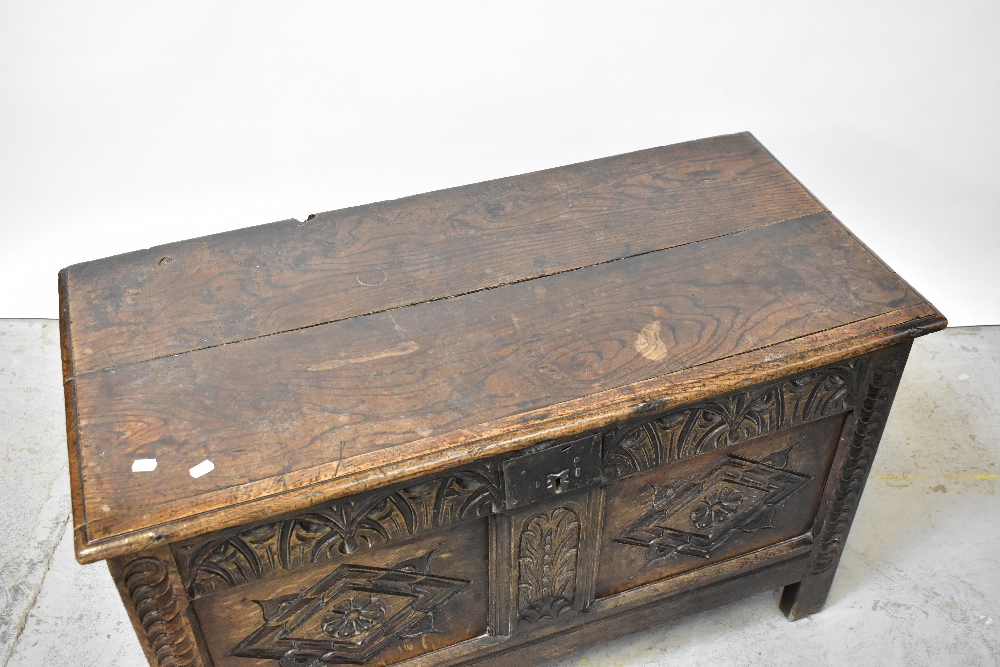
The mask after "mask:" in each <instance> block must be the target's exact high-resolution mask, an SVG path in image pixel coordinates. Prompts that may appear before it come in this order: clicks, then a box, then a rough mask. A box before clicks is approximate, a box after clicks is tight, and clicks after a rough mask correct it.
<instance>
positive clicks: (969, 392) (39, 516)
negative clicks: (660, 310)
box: [0, 320, 1000, 667]
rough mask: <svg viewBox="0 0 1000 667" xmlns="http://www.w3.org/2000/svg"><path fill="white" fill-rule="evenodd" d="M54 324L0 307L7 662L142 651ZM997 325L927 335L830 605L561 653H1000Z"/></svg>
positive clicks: (699, 622) (594, 657) (748, 659)
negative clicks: (120, 591) (4, 312)
mask: <svg viewBox="0 0 1000 667" xmlns="http://www.w3.org/2000/svg"><path fill="white" fill-rule="evenodd" d="M58 338H59V336H58V326H57V324H56V323H55V322H53V321H50V320H0V452H2V456H3V465H2V469H0V471H2V478H3V484H2V488H0V526H2V529H3V533H2V535H3V539H0V666H2V665H9V666H11V667H13V666H19V667H20V666H29V667H46V666H48V665H58V666H60V667H62V666H70V667H75V666H85V667H90V666H94V667H105V666H107V667H110V666H114V667H131V666H136V667H139V666H141V665H145V664H146V663H145V661H144V658H143V655H142V652H141V650H140V649H139V645H138V643H137V641H136V639H135V637H134V636H133V634H132V628H131V625H130V624H129V622H128V619H127V617H126V616H125V612H124V610H123V609H122V607H121V603H120V602H119V600H118V598H117V594H116V593H115V591H114V587H113V585H112V582H111V579H110V576H109V575H108V572H107V569H106V568H105V567H104V565H103V564H96V565H87V566H81V565H78V564H77V563H76V561H75V560H74V559H73V539H72V535H71V523H70V521H69V506H70V505H69V487H68V476H67V470H66V455H65V442H66V441H65V435H64V431H63V416H62V409H63V405H62V400H63V399H62V391H61V388H60V370H59V343H58ZM998 395H1000V327H969V328H960V329H948V330H946V331H943V332H940V333H936V334H933V335H931V336H928V337H926V338H922V339H919V340H918V341H917V342H916V343H915V346H914V350H913V354H912V356H911V357H910V363H909V365H908V366H907V369H906V374H905V375H904V377H903V384H902V387H901V388H900V391H899V395H898V398H897V400H896V405H895V407H894V408H893V412H892V416H891V418H890V420H889V424H888V428H887V431H886V435H885V438H884V439H883V442H882V447H881V450H880V453H879V456H878V458H877V460H876V462H875V468H874V470H873V472H872V476H871V479H870V481H869V485H868V490H867V491H866V493H865V496H864V498H863V499H862V503H861V508H860V510H859V512H858V518H857V520H856V522H855V527H854V530H853V532H852V534H851V538H850V540H849V542H848V544H847V549H846V552H845V554H844V557H843V561H842V562H841V566H840V571H839V573H838V575H837V579H836V582H835V583H834V587H833V591H832V593H831V595H830V600H829V603H828V604H827V608H826V609H825V610H824V611H823V612H822V613H820V614H817V615H815V616H813V617H811V618H808V619H805V620H803V621H799V622H798V623H789V622H788V621H786V620H785V619H784V617H783V616H782V615H781V614H780V613H779V612H778V608H777V592H776V591H775V592H771V593H765V594H763V595H759V596H756V597H754V598H750V599H747V600H743V601H741V602H737V603H734V604H731V605H729V606H727V607H722V608H720V609H716V610H713V611H711V612H705V613H703V614H699V615H696V616H692V617H689V618H687V619H684V620H683V621H680V622H675V623H671V624H668V625H665V626H663V627H661V628H658V629H656V630H653V631H649V632H644V633H641V634H636V635H633V636H631V637H626V638H624V639H621V640H618V641H616V642H613V643H610V644H607V645H605V646H602V647H600V648H597V649H592V650H589V651H585V652H580V653H579V654H575V655H572V656H569V657H567V658H564V659H563V660H561V661H559V662H557V663H555V665H553V667H570V666H571V665H582V664H586V665H587V666H588V667H612V666H615V667H619V666H621V667H625V666H638V665H668V664H669V665H706V666H707V665H711V666H712V667H720V666H724V665H795V666H796V667H798V666H799V665H801V664H821V665H848V664H853V665H963V666H966V665H968V666H971V665H997V664H1000V497H998V495H997V488H998V486H1000V416H998V413H1000V401H998V399H997V397H998Z"/></svg>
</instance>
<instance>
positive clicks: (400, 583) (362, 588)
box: [229, 554, 469, 667]
mask: <svg viewBox="0 0 1000 667" xmlns="http://www.w3.org/2000/svg"><path fill="white" fill-rule="evenodd" d="M429 556H430V554H428V555H426V556H424V557H423V558H420V559H416V560H412V561H407V562H405V563H400V564H399V565H397V566H395V567H394V568H391V569H386V568H379V567H363V566H360V565H341V566H340V567H338V568H337V569H336V570H334V571H333V572H331V573H330V574H328V575H327V576H325V577H323V579H321V580H320V581H318V582H316V584H314V585H313V586H312V587H311V588H309V589H308V590H307V591H305V592H303V593H300V594H298V595H287V596H283V597H280V598H275V599H273V600H259V601H257V604H259V605H260V608H261V611H262V612H263V614H264V624H263V625H262V626H261V627H260V628H258V629H257V630H256V631H254V632H253V633H252V634H251V635H250V636H249V637H247V638H246V639H244V640H243V641H242V642H240V643H239V645H238V646H236V647H235V648H234V649H233V650H232V651H230V652H229V654H230V655H234V656H239V657H243V658H270V659H277V660H279V665H281V667H289V666H291V665H295V666H300V667H321V666H324V665H341V664H345V663H347V664H356V665H361V664H364V663H366V662H368V661H369V660H371V659H372V658H373V657H374V656H376V655H378V654H379V653H381V652H382V651H384V650H386V649H387V648H390V647H391V646H395V645H396V644H398V643H399V642H401V641H402V640H403V639H407V638H415V637H420V636H421V635H425V634H428V633H431V632H436V631H437V630H436V629H435V628H434V612H435V611H437V610H438V609H440V608H441V606H442V605H444V604H445V603H446V602H447V601H448V600H450V599H451V598H452V597H454V596H455V595H456V594H458V593H459V591H461V590H462V589H463V588H465V587H466V586H467V585H468V584H469V582H468V581H465V580H462V579H451V578H448V577H439V576H436V575H432V574H430V573H429V572H428V558H429Z"/></svg>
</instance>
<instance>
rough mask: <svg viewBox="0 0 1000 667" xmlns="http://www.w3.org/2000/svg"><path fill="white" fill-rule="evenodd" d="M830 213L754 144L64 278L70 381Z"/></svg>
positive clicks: (424, 198)
mask: <svg viewBox="0 0 1000 667" xmlns="http://www.w3.org/2000/svg"><path fill="white" fill-rule="evenodd" d="M822 210H824V209H823V206H822V205H821V204H820V203H819V202H817V201H816V199H815V198H814V197H812V195H810V194H809V193H808V192H807V191H806V190H805V189H803V188H802V187H801V186H800V185H799V184H798V183H797V182H796V181H795V179H794V178H792V176H791V175H790V174H788V172H786V171H785V170H784V169H783V168H782V167H781V165H780V164H778V163H777V162H776V161H775V160H774V158H772V157H771V156H770V154H769V153H768V152H767V151H766V150H765V149H764V148H763V147H762V146H760V144H759V143H758V142H757V141H756V139H754V138H753V137H752V136H751V135H749V134H747V133H743V134H738V135H730V136H722V137H716V138H713V139H707V140H702V141H698V142H689V143H685V144H678V145H675V146H667V147H663V148H654V149H649V150H645V151H639V152H636V153H630V154H627V155H619V156H616V157H609V158H604V159H600V160H594V161H590V162H583V163H580V164H575V165H570V166H567V167H560V168H558V169H549V170H546V171H540V172H535V173H531V174H525V175H521V176H514V177H511V178H503V179H499V180H495V181H488V182H485V183H479V184H475V185H467V186H463V187H459V188H452V189H448V190H441V191H439V192H431V193H428V194H422V195H416V196H413V197H406V198H404V199H399V200H396V201H390V202H383V203H379V204H372V205H368V206H359V207H355V208H349V209H344V210H341V211H332V212H329V213H321V214H319V215H316V216H314V217H311V218H310V219H309V220H307V221H305V222H299V221H298V220H286V221H283V222H276V223H273V224H270V225H262V226H258V227H253V228H249V229H243V230H238V231H234V232H227V233H224V234H217V235H213V236H206V237H203V238H199V239H193V240H190V241H182V242H179V243H172V244H168V245H164V246H159V247H155V248H150V249H147V250H140V251H137V252H133V253H129V254H126V255H121V256H118V257H112V258H107V259H102V260H96V261H92V262H84V263H82V264H77V265H74V266H71V267H69V268H67V269H65V270H64V274H65V275H64V282H65V289H66V292H67V294H68V306H67V316H68V318H69V320H70V321H71V322H72V327H73V343H72V348H71V349H70V350H69V353H70V355H71V359H72V364H73V367H74V371H75V373H78V374H79V373H86V372H89V371H93V370H96V369H101V368H108V367H112V366H117V365H120V364H126V363H132V362H136V361H143V360H147V359H151V358H155V357H162V356H165V355H170V354H177V353H179V352H186V351H188V350H192V349H197V348H203V347H209V346H213V345H220V344H224V343H231V342H233V341H238V340H244V339H249V338H255V337H258V336H263V335H268V334H273V333H276V332H281V331H289V330H293V329H299V328H302V327H306V326H312V325H314V324H317V323H321V322H329V321H334V320H338V319H344V318H347V317H352V316H356V315H361V314H364V313H369V312H376V311H380V310H385V309H388V308H398V307H400V306H405V305H407V304H411V303H416V302H420V301H426V300H429V299H436V298H444V297H448V296H452V295H454V294H461V293H465V292H469V291H473V290H478V289H484V288H488V287H492V286H496V285H502V284H506V283H510V282H513V281H518V280H524V279H528V278H533V277H537V276H541V275H548V274H552V273H558V272H560V271H566V270H569V269H573V268H578V267H581V266H587V265H591V264H596V263H599V262H604V261H608V260H611V259H616V258H619V257H628V256H630V255H634V254H638V253H643V252H649V251H652V250H657V249H661V248H666V247H671V246H677V245H681V244H684V243H690V242H693V241H698V240H700V239H705V238H710V237H713V236H719V235H722V234H729V233H734V232H738V231H742V230H746V229H751V228H754V227H758V226H761V225H764V224H768V223H772V222H777V221H780V220H785V219H788V218H794V217H800V216H803V215H808V214H811V213H817V212H820V211H822Z"/></svg>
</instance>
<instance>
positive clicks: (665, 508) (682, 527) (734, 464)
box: [614, 451, 812, 565]
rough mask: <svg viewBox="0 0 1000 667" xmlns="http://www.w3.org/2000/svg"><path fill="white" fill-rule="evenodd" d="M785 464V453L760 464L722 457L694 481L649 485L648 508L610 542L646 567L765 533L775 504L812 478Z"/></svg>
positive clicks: (708, 552) (699, 554)
mask: <svg viewBox="0 0 1000 667" xmlns="http://www.w3.org/2000/svg"><path fill="white" fill-rule="evenodd" d="M787 463H788V452H787V451H785V452H779V453H777V454H775V455H773V456H770V457H768V458H767V459H766V460H765V461H752V460H750V459H745V458H742V457H739V456H733V455H728V456H725V457H723V458H722V459H721V460H720V461H719V462H718V463H717V464H716V465H715V466H713V467H712V468H711V469H709V470H708V471H706V472H705V474H704V475H703V476H702V477H700V478H698V479H693V480H683V481H680V482H676V483H674V484H671V485H669V486H654V487H653V502H652V507H651V508H650V509H649V511H647V512H646V513H645V514H644V515H642V516H641V517H640V518H639V519H638V520H636V521H635V522H634V523H632V524H631V525H630V526H628V527H627V528H625V530H623V531H622V532H621V533H620V534H619V535H617V536H616V537H615V538H614V541H615V542H619V543H621V544H627V545H631V546H637V547H642V548H643V549H645V551H646V563H647V565H648V564H650V563H654V562H656V561H660V560H663V559H665V558H670V557H675V556H682V555H683V556H697V557H700V558H709V557H711V555H712V554H713V553H714V552H715V551H716V550H718V549H719V548H720V547H722V546H723V545H724V544H726V543H727V542H729V540H731V539H732V538H734V537H736V536H738V535H739V534H740V533H752V532H756V531H758V530H762V529H766V528H771V527H772V521H773V519H774V515H775V511H776V509H777V508H778V507H779V506H780V505H781V503H782V502H784V500H785V499H786V498H788V497H789V496H791V495H792V494H794V493H795V492H796V491H798V490H799V489H801V488H802V487H803V486H805V484H806V482H808V481H809V480H810V479H812V478H811V477H810V476H809V475H806V474H803V473H799V472H794V471H790V470H785V469H784V468H785V466H786V465H787Z"/></svg>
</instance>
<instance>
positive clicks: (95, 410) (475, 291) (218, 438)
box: [60, 134, 945, 562]
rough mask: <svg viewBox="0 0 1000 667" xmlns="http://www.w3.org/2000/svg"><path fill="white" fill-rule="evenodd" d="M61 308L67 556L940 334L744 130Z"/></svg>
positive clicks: (81, 286) (274, 247)
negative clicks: (71, 547)
mask: <svg viewBox="0 0 1000 667" xmlns="http://www.w3.org/2000/svg"><path fill="white" fill-rule="evenodd" d="M60 297H61V316H62V317H61V319H62V331H63V361H64V375H65V380H66V402H67V412H68V419H67V423H68V432H69V441H70V457H71V466H70V468H71V471H72V472H71V475H72V492H73V506H74V507H73V509H74V522H75V526H76V550H77V556H78V558H79V559H80V560H81V561H83V562H88V561H92V560H97V559H101V558H107V557H110V556H115V555H121V554H124V553H128V552H132V551H137V550H139V549H142V548H145V547H147V546H149V545H150V544H154V543H158V542H162V541H164V540H175V539H180V538H184V537H188V536H191V535H195V534H198V533H202V532H206V531H210V530H217V529H220V528H224V527H229V526H233V525H237V524H241V523H246V522H248V521H254V520H259V519H265V518H268V517H269V516H274V515H277V514H279V513H284V512H289V511H294V510H297V509H300V508H303V507H306V506H309V505H312V504H315V503H317V502H322V501H325V500H328V499H331V498H336V497H340V496H344V495H347V494H350V493H355V492H357V491H360V490H363V489H365V488H369V487H371V486H375V485H383V484H387V483H392V482H397V481H404V480H407V479H412V478H415V477H418V476H421V475H425V474H429V473H433V472H435V471H438V470H442V469H444V468H448V467H452V466H455V465H461V464H463V463H467V462H469V461H471V460H474V459H478V458H482V457H485V456H491V455H495V454H500V453H503V452H508V451H512V450H515V449H519V448H521V447H524V446H526V445H529V444H532V443H534V442H537V441H539V440H541V439H548V438H552V437H558V436H564V435H572V434H574V433H577V432H581V431H584V430H589V429H593V428H598V427H601V426H603V425H606V424H608V423H610V422H612V421H615V420H619V419H623V418H628V417H632V416H636V415H638V414H641V413H643V411H648V410H649V409H650V406H656V408H657V409H662V408H666V407H668V406H671V405H676V404H680V403H684V402H690V401H692V400H698V399H699V398H701V397H703V396H705V395H708V394H710V393H718V392H721V391H728V390H732V389H736V388H738V387H741V386H746V385H747V384H751V383H755V382H759V381H761V380H765V379H769V378H772V377H777V376H779V375H782V374H785V373H789V372H794V371H797V370H802V369H805V368H809V367H813V366H817V365H820V364H823V363H828V362H831V361H835V360H837V359H840V358H845V357H847V356H850V355H854V354H858V353H860V352H863V351H866V350H868V349H874V348H876V347H879V346H884V345H887V344H889V343H891V342H892V341H893V340H895V339H897V338H898V337H900V336H905V335H915V334H917V333H921V332H927V331H930V330H934V329H936V328H942V327H944V325H945V320H944V318H943V317H942V316H941V314H940V313H939V312H938V311H937V310H935V309H934V308H933V306H931V305H930V304H928V303H927V302H926V301H925V300H924V299H923V297H921V296H920V295H919V294H917V293H916V292H915V291H914V290H913V289H912V288H911V287H909V286H908V285H907V284H906V283H905V282H904V281H902V280H901V279H900V278H899V277H898V276H896V274H894V273H893V272H892V271H891V270H890V269H889V268H887V267H886V266H885V265H884V264H883V263H882V262H881V261H880V260H879V259H878V258H877V257H875V256H874V255H873V254H872V253H871V252H870V251H869V250H868V249H867V248H865V246H864V245H862V244H861V243H860V242H859V241H857V240H856V239H855V238H854V237H853V236H852V235H851V234H850V232H848V231H847V230H846V229H845V228H844V227H843V226H842V225H841V224H840V223H839V222H838V221H837V220H836V219H834V218H833V217H832V216H831V215H830V214H829V213H828V212H827V211H826V210H825V208H824V207H823V205H822V204H820V203H819V201H817V200H816V199H815V198H814V197H813V196H812V195H811V194H810V193H809V192H808V191H806V190H805V189H804V188H803V187H802V186H801V185H800V184H799V183H798V182H797V181H796V180H795V179H794V178H793V177H792V176H791V175H790V174H789V173H788V172H787V171H786V170H785V169H784V168H783V167H782V166H781V165H780V164H779V163H778V162H777V161H775V160H774V158H773V157H772V156H771V155H770V154H769V153H768V152H767V151H766V150H765V149H764V148H763V147H762V146H761V145H760V144H759V143H758V142H757V141H756V140H755V139H754V138H753V137H752V136H751V135H749V134H738V135H731V136H723V137H715V138H712V139H705V140H702V141H696V142H691V143H686V144H678V145H675V146H667V147H664V148H655V149H650V150H645V151H640V152H637V153H631V154H627V155H619V156H616V157H610V158H605V159H601V160H594V161H592V162H584V163H580V164H576V165H571V166H568V167H561V168H558V169H550V170H547V171H541V172H536V173H533V174H525V175H522V176H515V177H512V178H505V179H500V180H496V181H489V182H486V183H480V184H476V185H468V186H464V187H460V188H452V189H449V190H442V191H439V192H432V193H428V194H423V195H417V196H414V197H408V198H405V199H400V200H397V201H391V202H383V203H380V204H372V205H370V206H361V207H357V208H351V209H345V210H341V211H334V212H331V213H322V214H319V215H316V216H311V217H310V219H309V220H307V221H305V222H299V221H297V220H287V221H284V222H276V223H273V224H270V225H263V226H259V227H252V228H248V229H242V230H238V231H234V232H227V233H224V234H217V235H214V236H207V237H203V238H198V239H193V240H190V241H183V242H180V243H173V244H169V245H164V246H160V247H156V248H150V249H148V250H141V251H138V252H134V253H129V254H126V255H120V256H117V257H110V258H107V259H102V260H97V261H93V262H85V263H82V264H77V265H75V266H71V267H69V268H67V269H64V270H63V271H62V272H61V273H60ZM153 460H155V469H153V470H148V468H150V467H152V465H153V463H152V461H153ZM206 462H207V463H206Z"/></svg>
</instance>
